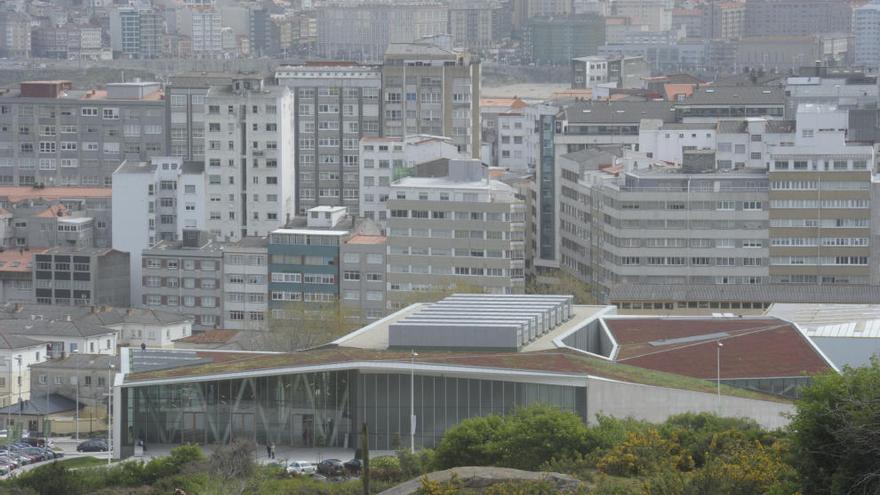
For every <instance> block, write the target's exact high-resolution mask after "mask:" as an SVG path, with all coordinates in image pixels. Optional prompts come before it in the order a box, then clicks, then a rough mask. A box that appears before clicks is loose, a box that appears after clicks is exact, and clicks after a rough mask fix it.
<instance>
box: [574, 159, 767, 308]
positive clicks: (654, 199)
mask: <svg viewBox="0 0 880 495" xmlns="http://www.w3.org/2000/svg"><path fill="white" fill-rule="evenodd" d="M600 163H601V162H600ZM602 164H603V165H604V163H602ZM711 166H712V167H714V164H712V165H711ZM576 167H577V168H576ZM560 169H561V170H560V171H561V174H560V175H561V177H560V180H561V181H562V184H561V187H562V190H563V195H562V197H563V198H565V199H564V200H561V202H562V203H567V204H566V206H564V207H562V208H561V213H560V215H561V217H562V218H561V221H560V224H561V228H560V237H561V241H560V251H561V260H562V262H561V266H562V267H564V268H565V269H567V270H570V271H571V273H572V274H574V275H575V276H577V277H579V278H581V279H582V280H584V281H585V282H588V283H590V284H592V286H593V290H594V292H595V294H596V296H597V297H599V298H600V299H603V298H605V297H606V296H607V294H608V291H609V290H610V289H611V288H613V287H614V286H616V285H623V284H655V285H656V284H669V285H675V284H681V285H687V284H761V283H769V275H768V266H767V253H768V247H769V245H768V244H769V241H768V238H767V216H768V213H767V209H768V206H767V199H766V198H767V177H766V174H765V173H763V172H762V171H753V170H748V169H744V170H739V171H731V172H721V173H719V172H702V173H701V172H697V171H694V172H692V173H688V172H687V171H686V170H687V169H685V170H682V169H662V168H655V169H651V170H638V171H632V172H627V173H625V174H623V175H621V176H618V177H614V175H613V174H609V173H607V172H606V171H603V170H601V169H600V170H589V167H587V168H583V169H581V168H580V166H579V165H575V166H572V165H570V162H568V161H566V160H561V161H560ZM710 170H711V169H710ZM584 204H587V205H589V206H588V208H589V209H588V210H586V211H584V210H583V205H584ZM578 205H581V206H578ZM579 210H580V211H579ZM584 220H587V222H586V223H585V221H584ZM588 263H589V264H588Z"/></svg>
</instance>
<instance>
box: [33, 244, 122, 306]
mask: <svg viewBox="0 0 880 495" xmlns="http://www.w3.org/2000/svg"><path fill="white" fill-rule="evenodd" d="M33 273H34V279H33V286H34V300H35V301H36V302H37V303H38V304H54V305H59V306H95V305H107V306H128V304H129V302H130V297H129V286H130V275H129V254H128V253H124V252H121V251H116V250H113V249H106V248H81V249H69V248H52V249H49V250H48V251H46V252H45V253H43V254H35V255H34V272H33Z"/></svg>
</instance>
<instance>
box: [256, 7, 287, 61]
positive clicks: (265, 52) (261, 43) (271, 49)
mask: <svg viewBox="0 0 880 495" xmlns="http://www.w3.org/2000/svg"><path fill="white" fill-rule="evenodd" d="M248 47H249V50H250V53H252V54H254V55H255V56H257V57H276V56H278V55H279V54H280V52H281V33H280V30H279V28H278V25H277V24H275V22H274V21H273V20H272V12H271V11H270V10H269V9H266V8H262V7H252V8H250V9H248Z"/></svg>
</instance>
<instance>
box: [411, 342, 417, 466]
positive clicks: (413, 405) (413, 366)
mask: <svg viewBox="0 0 880 495" xmlns="http://www.w3.org/2000/svg"><path fill="white" fill-rule="evenodd" d="M417 356H418V353H416V351H415V350H412V351H411V352H410V356H409V429H410V432H409V450H410V452H411V453H413V454H415V453H416V380H415V378H416V357H417Z"/></svg>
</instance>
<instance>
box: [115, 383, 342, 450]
mask: <svg viewBox="0 0 880 495" xmlns="http://www.w3.org/2000/svg"><path fill="white" fill-rule="evenodd" d="M355 376H356V373H355V372H353V371H339V372H324V373H304V374H297V375H282V376H268V377H255V378H244V379H237V380H222V381H209V382H200V383H181V384H171V385H153V386H144V387H132V388H123V389H122V394H123V395H122V406H123V411H121V412H122V417H121V420H122V427H123V429H122V431H121V434H122V454H123V455H131V453H132V452H133V446H134V444H135V442H136V441H137V440H138V439H141V438H142V439H144V441H146V442H147V444H150V443H153V444H157V443H159V444H178V443H186V442H194V443H199V444H220V443H227V442H230V441H232V440H234V439H239V438H246V439H250V440H254V441H256V442H258V443H261V444H264V443H266V441H267V440H271V441H273V442H275V443H276V444H278V445H291V446H296V447H321V446H330V447H346V446H349V445H353V444H352V443H351V442H352V440H353V439H352V431H353V427H352V425H353V424H355V423H354V422H353V421H352V415H351V404H352V403H353V400H352V396H351V392H352V387H351V386H350V385H351V384H352V383H353V380H354V377H355Z"/></svg>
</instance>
